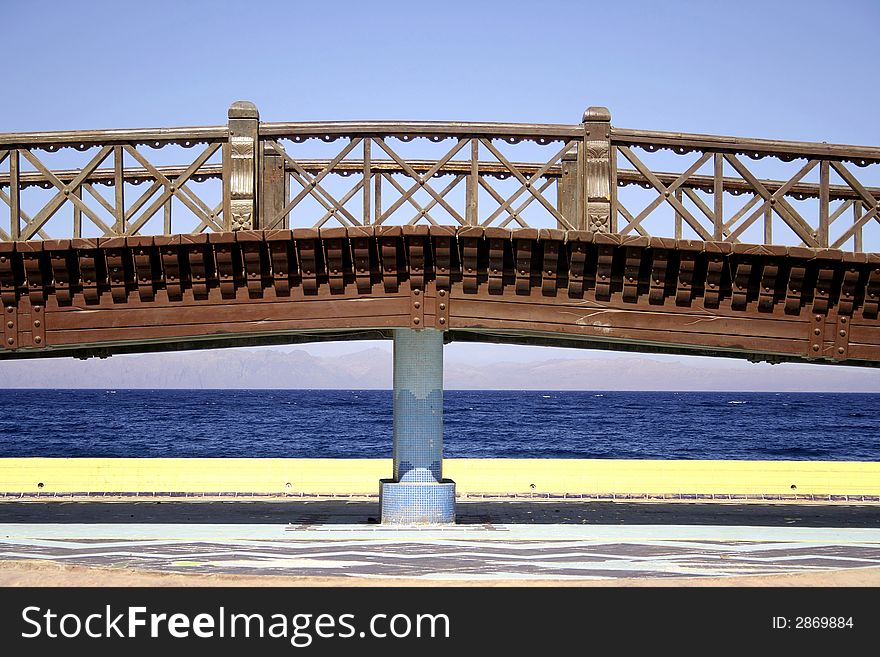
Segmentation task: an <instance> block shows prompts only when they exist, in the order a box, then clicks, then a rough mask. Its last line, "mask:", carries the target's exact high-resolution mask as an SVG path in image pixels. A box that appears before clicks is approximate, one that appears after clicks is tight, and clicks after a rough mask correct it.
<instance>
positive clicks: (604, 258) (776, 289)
mask: <svg viewBox="0 0 880 657" xmlns="http://www.w3.org/2000/svg"><path fill="white" fill-rule="evenodd" d="M0 295H2V302H3V317H4V321H3V324H4V334H3V347H4V348H3V349H2V350H0V358H25V357H40V356H59V355H75V356H83V357H87V356H105V355H110V354H113V353H126V352H139V351H154V350H173V349H190V348H199V347H217V346H233V345H246V344H277V343H290V342H298V341H316V340H330V339H358V338H377V337H385V338H387V337H390V336H391V335H392V332H393V331H394V330H395V329H421V328H431V329H435V330H438V331H443V332H444V333H445V336H446V340H447V341H448V340H450V339H466V340H482V341H489V342H514V343H527V344H556V345H560V346H584V347H592V348H596V347H598V348H612V349H621V350H636V351H648V352H669V353H695V354H702V355H718V356H739V357H745V358H750V359H753V360H771V361H786V360H794V361H801V360H806V361H817V362H826V363H842V364H848V365H868V366H875V365H877V364H880V321H878V302H880V254H848V253H843V252H841V251H837V250H830V249H807V248H798V247H764V246H750V245H738V244H736V245H731V244H727V243H715V242H692V241H687V240H671V239H665V238H644V237H621V236H617V235H606V234H595V235H594V234H593V233H589V232H575V231H568V232H562V231H556V230H534V229H521V230H506V229H498V228H487V229H483V228H479V227H464V228H459V229H454V228H449V227H434V226H431V227H426V226H406V227H399V226H387V227H385V226H382V227H375V228H374V227H366V228H364V227H356V228H348V229H345V228H334V229H321V230H317V229H301V230H293V231H290V230H277V231H240V232H238V233H235V234H233V233H217V234H209V235H197V236H191V235H175V236H164V237H129V238H108V239H72V240H57V241H43V242H5V243H0Z"/></svg>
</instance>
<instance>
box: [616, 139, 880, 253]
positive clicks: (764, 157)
mask: <svg viewBox="0 0 880 657" xmlns="http://www.w3.org/2000/svg"><path fill="white" fill-rule="evenodd" d="M683 141H684V140H683ZM614 146H615V151H616V164H617V174H618V178H617V183H618V193H617V204H616V210H617V222H618V223H617V229H618V231H619V232H620V233H621V234H624V235H627V234H629V235H636V234H639V235H653V236H664V237H676V238H684V239H698V240H714V241H725V242H733V243H736V242H741V243H755V244H777V245H792V246H798V245H800V246H807V247H813V248H825V247H831V248H842V249H845V250H855V251H865V250H878V249H880V215H878V212H880V206H878V205H877V203H878V201H880V185H878V186H877V187H875V186H873V185H872V183H873V184H874V185H876V184H878V183H880V164H878V163H877V161H876V160H866V159H857V158H853V159H852V160H851V161H845V160H843V159H842V158H840V157H835V158H833V159H832V158H825V157H821V156H815V155H813V156H809V155H806V154H804V155H801V154H800V153H791V152H788V153H786V152H784V149H782V148H780V150H781V151H782V152H780V153H778V154H774V153H764V152H749V151H747V150H738V149H728V148H724V149H718V150H714V149H710V148H695V147H691V146H684V145H682V146H679V147H676V146H674V145H666V144H664V143H651V142H650V140H648V139H644V140H637V143H627V140H622V139H621V140H618V141H616V143H615V144H614ZM817 146H818V145H817ZM661 149H665V150H661ZM869 181H870V182H869Z"/></svg>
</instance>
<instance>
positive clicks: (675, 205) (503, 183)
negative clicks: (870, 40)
mask: <svg viewBox="0 0 880 657" xmlns="http://www.w3.org/2000/svg"><path fill="white" fill-rule="evenodd" d="M50 160H51V161H50ZM878 171H880V148H877V147H863V146H844V145H831V144H824V143H806V142H783V141H771V140H757V139H741V138H732V137H717V136H709V135H693V134H681V133H664V132H647V131H635V130H624V129H619V128H613V127H612V126H611V116H610V113H609V112H608V111H607V110H606V109H604V108H589V109H588V110H587V111H586V112H585V114H584V118H583V121H582V122H581V123H580V124H574V125H555V124H551V125H548V124H540V125H533V124H500V123H440V122H321V123H265V122H261V121H260V120H259V115H258V113H257V110H256V108H255V107H254V106H253V105H251V104H250V103H245V102H239V103H235V104H234V105H233V106H232V107H231V108H230V110H229V119H228V123H227V125H225V126H217V127H201V128H175V129H157V130H107V131H94V132H82V131H77V132H57V133H23V134H0V207H3V206H4V205H5V206H6V208H7V209H8V222H3V221H0V239H2V240H32V239H43V240H45V239H55V238H71V237H73V238H78V237H116V236H129V235H156V234H172V233H194V234H199V233H204V232H219V231H228V230H233V231H235V230H242V229H273V228H294V227H322V226H328V225H342V226H362V225H389V224H395V225H400V224H417V223H428V224H441V225H461V226H484V227H490V226H491V227H504V228H517V227H532V228H558V229H562V230H586V231H594V232H609V233H618V234H620V235H625V236H636V237H637V236H644V237H647V236H662V237H674V238H690V239H697V240H707V241H722V242H750V243H763V244H785V245H803V246H809V247H815V248H825V247H831V248H842V249H846V250H852V251H867V250H880V248H877V245H878V244H880V228H878V226H880V214H878V213H880V174H878ZM0 217H2V214H0ZM871 231H874V233H873V236H872V234H871Z"/></svg>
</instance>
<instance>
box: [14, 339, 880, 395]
mask: <svg viewBox="0 0 880 657" xmlns="http://www.w3.org/2000/svg"><path fill="white" fill-rule="evenodd" d="M444 380H445V387H446V388H447V389H487V390H707V391H771V392H785V391H803V392H820V391H828V392H850V391H852V392H880V370H874V369H861V368H851V367H833V366H819V365H807V364H804V365H801V364H782V365H773V366H771V365H767V364H751V363H748V362H745V361H739V360H730V361H729V362H727V361H723V360H720V359H719V360H715V361H712V362H711V363H710V364H706V363H705V362H695V364H693V365H691V364H689V363H688V362H687V358H686V357H683V358H682V360H681V361H677V360H655V359H652V358H650V357H638V356H631V355H621V356H619V357H609V356H608V355H607V354H606V355H603V357H601V358H598V357H595V356H593V357H591V356H590V355H589V354H587V355H580V354H578V355H574V356H572V357H571V358H553V359H549V360H546V361H530V362H512V361H498V362H481V363H479V364H473V363H472V362H463V361H460V360H453V359H447V361H446V363H445V378H444ZM0 387H2V388H256V389H259V388H300V389H302V388H338V389H367V388H390V387H391V354H390V352H389V351H388V350H386V349H380V348H375V347H373V348H368V349H364V350H361V351H356V352H354V353H349V354H346V355H338V356H315V355H313V354H310V353H309V352H308V351H305V350H303V349H296V350H292V351H288V350H279V349H224V350H205V351H199V352H174V353H157V354H143V355H137V356H114V357H112V358H108V359H103V360H102V359H90V360H86V361H80V360H75V359H72V358H57V359H46V360H43V359H39V360H36V359H35V360H15V361H0Z"/></svg>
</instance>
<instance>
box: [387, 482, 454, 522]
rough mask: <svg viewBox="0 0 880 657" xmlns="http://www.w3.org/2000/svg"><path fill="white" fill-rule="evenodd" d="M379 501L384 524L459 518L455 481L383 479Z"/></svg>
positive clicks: (449, 520)
mask: <svg viewBox="0 0 880 657" xmlns="http://www.w3.org/2000/svg"><path fill="white" fill-rule="evenodd" d="M379 505H380V507H381V509H382V524H383V525H423V524H444V523H452V522H455V482H454V481H452V480H450V479H443V480H442V481H440V482H439V483H438V482H421V481H419V482H406V481H403V482H395V481H394V480H392V479H382V480H381V483H380V486H379Z"/></svg>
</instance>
